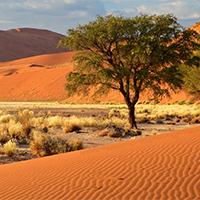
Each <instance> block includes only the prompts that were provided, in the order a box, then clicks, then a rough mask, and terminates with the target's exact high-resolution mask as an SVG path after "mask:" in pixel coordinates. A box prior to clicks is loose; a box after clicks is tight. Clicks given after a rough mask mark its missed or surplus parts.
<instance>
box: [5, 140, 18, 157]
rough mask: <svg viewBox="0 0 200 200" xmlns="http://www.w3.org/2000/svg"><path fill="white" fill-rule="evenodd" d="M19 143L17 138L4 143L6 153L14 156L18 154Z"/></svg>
mask: <svg viewBox="0 0 200 200" xmlns="http://www.w3.org/2000/svg"><path fill="white" fill-rule="evenodd" d="M16 149H17V144H16V141H15V140H9V141H8V142H6V143H5V144H4V153H5V154H6V155H7V156H9V157H12V156H14V155H15V154H16Z"/></svg>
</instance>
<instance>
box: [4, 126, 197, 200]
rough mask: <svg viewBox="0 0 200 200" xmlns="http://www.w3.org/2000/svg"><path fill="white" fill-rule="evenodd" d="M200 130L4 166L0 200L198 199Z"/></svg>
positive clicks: (171, 133) (180, 131) (177, 132)
mask: <svg viewBox="0 0 200 200" xmlns="http://www.w3.org/2000/svg"><path fill="white" fill-rule="evenodd" d="M199 141H200V127H195V128H190V129H185V130H179V131H174V132H169V133H164V134H160V135H157V136H150V137H146V138H141V139H136V140H131V141H126V142H120V143H115V144H111V145H106V146H101V147H96V148H90V149H85V150H80V151H75V152H71V153H65V154H60V155H55V156H49V157H45V158H39V159H34V160H29V161H22V162H18V163H12V164H6V165H1V166H0V177H1V179H0V185H1V190H0V199H31V200H32V199H87V200H88V199H142V200H144V199H168V200H169V199H171V200H172V199H184V200H186V199H193V200H194V199H196V200H197V199H200V153H199V152H200V145H199Z"/></svg>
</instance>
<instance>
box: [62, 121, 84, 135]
mask: <svg viewBox="0 0 200 200" xmlns="http://www.w3.org/2000/svg"><path fill="white" fill-rule="evenodd" d="M79 130H81V126H80V125H78V124H74V123H66V124H65V125H64V126H63V132H64V133H70V132H73V131H76V132H78V131H79Z"/></svg>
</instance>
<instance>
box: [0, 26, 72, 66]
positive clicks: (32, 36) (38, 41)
mask: <svg viewBox="0 0 200 200" xmlns="http://www.w3.org/2000/svg"><path fill="white" fill-rule="evenodd" d="M64 37H65V36H64V35H61V34H58V33H55V32H52V31H48V30H41V29H33V28H17V29H11V30H8V31H0V38H1V40H0V62H6V61H11V60H16V59H20V58H27V57H31V56H36V55H42V54H52V53H60V52H67V51H69V50H68V49H63V48H61V47H60V48H57V46H58V42H59V41H60V40H61V39H63V38H64Z"/></svg>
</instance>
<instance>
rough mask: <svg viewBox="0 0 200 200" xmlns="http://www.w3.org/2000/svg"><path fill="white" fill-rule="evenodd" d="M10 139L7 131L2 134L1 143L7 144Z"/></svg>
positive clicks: (0, 134) (0, 136)
mask: <svg viewBox="0 0 200 200" xmlns="http://www.w3.org/2000/svg"><path fill="white" fill-rule="evenodd" d="M9 139H10V137H9V135H8V132H7V131H2V132H0V143H1V144H5V143H6V142H8V141H9Z"/></svg>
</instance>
